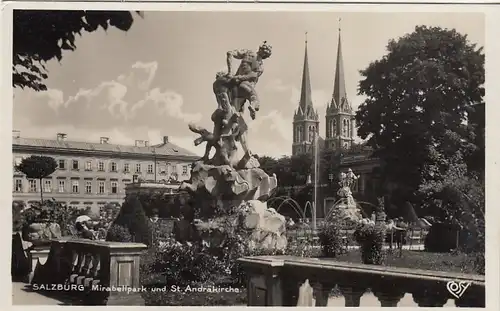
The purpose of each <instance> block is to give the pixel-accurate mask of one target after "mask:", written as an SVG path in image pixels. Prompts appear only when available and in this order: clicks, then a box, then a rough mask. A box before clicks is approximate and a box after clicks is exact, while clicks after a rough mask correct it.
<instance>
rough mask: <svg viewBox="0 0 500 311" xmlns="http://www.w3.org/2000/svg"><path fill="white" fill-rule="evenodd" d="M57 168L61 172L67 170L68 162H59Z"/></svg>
mask: <svg viewBox="0 0 500 311" xmlns="http://www.w3.org/2000/svg"><path fill="white" fill-rule="evenodd" d="M57 167H58V168H59V169H60V170H65V169H66V161H65V160H59V163H58V164H57Z"/></svg>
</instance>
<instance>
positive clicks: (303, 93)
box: [299, 32, 313, 115]
mask: <svg viewBox="0 0 500 311" xmlns="http://www.w3.org/2000/svg"><path fill="white" fill-rule="evenodd" d="M311 94H312V91H311V78H310V77H309V60H308V57H307V32H306V39H305V53H304V68H303V71H302V88H301V90H300V102H299V110H301V112H302V113H303V114H304V115H307V114H308V113H309V110H313V103H312V96H311Z"/></svg>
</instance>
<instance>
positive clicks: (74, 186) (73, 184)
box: [71, 180, 80, 193]
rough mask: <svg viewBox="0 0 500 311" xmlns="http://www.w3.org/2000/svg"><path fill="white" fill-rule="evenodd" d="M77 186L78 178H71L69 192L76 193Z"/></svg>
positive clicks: (78, 183)
mask: <svg viewBox="0 0 500 311" xmlns="http://www.w3.org/2000/svg"><path fill="white" fill-rule="evenodd" d="M79 187H80V182H79V181H78V180H73V181H72V182H71V192H73V193H78V192H79V191H78V190H79V189H78V188H79Z"/></svg>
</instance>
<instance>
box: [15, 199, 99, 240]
mask: <svg viewBox="0 0 500 311" xmlns="http://www.w3.org/2000/svg"><path fill="white" fill-rule="evenodd" d="M89 211H90V207H88V208H87V209H85V210H83V209H80V208H77V207H74V206H69V205H63V204H61V203H60V202H57V201H55V200H45V201H44V202H43V204H40V203H34V204H31V206H30V208H28V209H25V210H24V211H22V212H21V211H19V212H16V214H14V211H13V216H15V217H14V221H15V222H16V226H17V228H19V227H21V228H23V229H24V228H26V227H27V226H29V225H31V224H33V223H57V224H59V227H60V228H61V235H62V236H69V235H72V228H73V225H74V221H75V220H76V218H77V217H78V216H80V215H86V214H88V213H89ZM16 218H17V219H16Z"/></svg>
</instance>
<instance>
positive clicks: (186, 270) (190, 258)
mask: <svg viewBox="0 0 500 311" xmlns="http://www.w3.org/2000/svg"><path fill="white" fill-rule="evenodd" d="M148 257H149V259H148V260H147V261H146V262H145V263H144V265H143V267H142V269H143V271H141V272H144V273H141V276H142V274H143V275H144V279H143V282H142V284H143V285H144V286H148V285H149V286H153V285H158V284H161V286H164V285H166V286H171V285H176V286H181V287H184V286H187V285H190V286H194V285H199V284H206V283H215V282H216V281H217V279H218V278H219V277H220V276H221V275H224V274H226V275H229V274H230V272H229V270H228V269H227V268H226V267H224V266H223V264H222V263H223V262H222V261H221V260H219V258H217V257H216V256H214V255H212V254H211V253H210V250H209V249H207V248H206V247H204V246H203V245H201V244H192V243H185V244H182V243H180V242H177V241H175V240H174V239H168V240H167V241H164V242H160V243H159V245H158V247H153V248H151V249H150V250H149V251H148Z"/></svg>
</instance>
